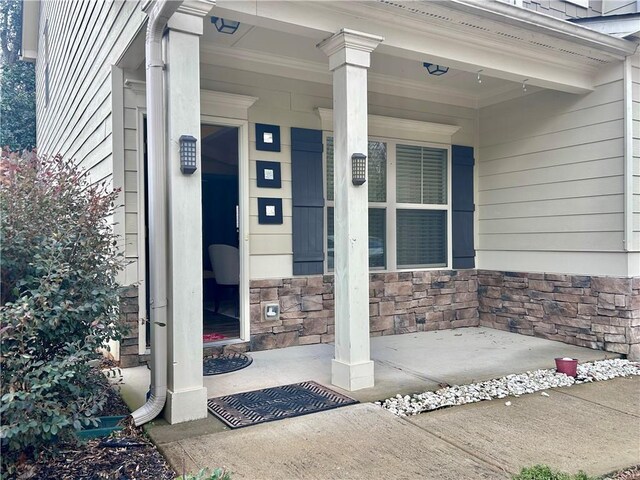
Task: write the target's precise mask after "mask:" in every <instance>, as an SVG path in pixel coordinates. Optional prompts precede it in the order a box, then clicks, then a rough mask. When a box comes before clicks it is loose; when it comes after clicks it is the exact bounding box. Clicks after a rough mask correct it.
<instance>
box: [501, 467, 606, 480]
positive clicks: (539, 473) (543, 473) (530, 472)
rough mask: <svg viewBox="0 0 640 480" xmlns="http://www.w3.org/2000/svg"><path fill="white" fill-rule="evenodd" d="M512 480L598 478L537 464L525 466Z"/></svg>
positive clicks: (588, 479)
mask: <svg viewBox="0 0 640 480" xmlns="http://www.w3.org/2000/svg"><path fill="white" fill-rule="evenodd" d="M511 478H512V480H596V478H595V477H589V476H588V475H587V474H586V473H584V472H582V471H580V472H578V473H576V474H575V475H571V474H569V473H564V472H560V471H558V470H552V469H551V467H549V466H548V465H535V466H533V467H527V468H523V469H522V470H521V471H520V473H519V474H518V475H514V476H513V477H511Z"/></svg>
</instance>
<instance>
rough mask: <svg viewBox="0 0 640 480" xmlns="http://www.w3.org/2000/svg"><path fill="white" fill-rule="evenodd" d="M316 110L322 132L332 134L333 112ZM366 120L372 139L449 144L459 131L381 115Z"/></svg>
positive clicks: (446, 126) (452, 126)
mask: <svg viewBox="0 0 640 480" xmlns="http://www.w3.org/2000/svg"><path fill="white" fill-rule="evenodd" d="M317 110H318V114H319V115H320V120H321V122H322V130H325V131H329V132H332V131H333V110H332V109H330V108H318V109H317ZM367 119H368V120H367V121H368V130H369V136H373V137H387V138H397V139H400V140H416V139H421V140H423V141H426V142H434V143H443V144H450V143H451V137H452V136H453V134H454V133H456V132H457V131H458V130H460V127H459V126H457V125H445V124H443V123H432V122H422V121H419V120H407V119H404V118H393V117H384V116H381V115H368V116H367Z"/></svg>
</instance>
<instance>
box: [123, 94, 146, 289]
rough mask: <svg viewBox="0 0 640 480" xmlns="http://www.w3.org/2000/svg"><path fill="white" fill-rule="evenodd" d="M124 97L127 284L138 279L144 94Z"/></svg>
mask: <svg viewBox="0 0 640 480" xmlns="http://www.w3.org/2000/svg"><path fill="white" fill-rule="evenodd" d="M123 94H124V125H123V126H124V139H123V143H124V206H125V232H124V234H125V256H126V258H127V261H128V268H127V271H126V279H125V282H126V284H131V283H135V282H137V281H138V280H139V277H140V273H139V266H138V256H139V250H140V249H141V248H143V247H142V245H141V244H140V240H141V238H139V237H138V235H139V233H140V232H139V230H140V223H141V220H142V219H141V218H140V217H139V213H140V212H141V211H142V212H144V209H141V207H140V205H141V202H140V195H141V194H142V192H141V191H140V184H141V182H142V172H140V171H139V169H138V162H140V163H142V161H143V152H142V151H139V150H141V149H142V145H140V143H141V135H139V134H138V127H139V125H140V122H141V121H142V118H141V117H142V114H143V112H144V109H145V95H144V92H143V91H141V90H140V89H135V88H127V87H125V88H124V89H123Z"/></svg>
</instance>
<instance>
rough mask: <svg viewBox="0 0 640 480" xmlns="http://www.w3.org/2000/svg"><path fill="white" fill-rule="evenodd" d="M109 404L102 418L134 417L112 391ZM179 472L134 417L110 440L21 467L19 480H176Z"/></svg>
mask: <svg viewBox="0 0 640 480" xmlns="http://www.w3.org/2000/svg"><path fill="white" fill-rule="evenodd" d="M108 392H109V393H108V395H109V397H110V398H109V401H108V402H107V407H106V408H105V409H104V410H103V411H102V412H101V413H100V415H101V416H112V415H128V414H129V413H130V411H129V409H128V408H127V406H126V404H125V403H124V402H123V401H122V398H120V395H119V393H118V392H117V391H116V390H115V389H113V388H111V389H108ZM176 476H177V474H176V472H174V471H173V469H171V467H169V465H168V463H167V461H166V460H165V459H164V457H163V456H162V455H161V454H160V452H159V451H158V449H157V448H156V446H155V445H154V444H152V443H151V442H150V441H149V440H147V438H146V436H145V434H144V431H143V429H142V428H141V427H135V426H134V425H133V422H132V420H131V418H130V417H128V418H126V419H125V420H124V429H123V430H121V431H119V432H114V433H113V434H112V435H111V436H110V437H109V438H104V439H95V440H89V441H88V442H86V443H84V444H82V443H80V444H76V445H73V444H61V445H59V446H58V448H57V450H56V451H55V452H54V453H53V455H52V456H48V457H46V458H45V457H43V458H41V459H39V460H37V461H35V462H28V463H25V464H23V465H22V466H21V467H20V470H19V472H18V476H17V477H16V478H17V479H20V480H22V479H38V480H40V479H42V480H45V479H47V480H51V479H56V480H89V479H91V480H94V479H113V480H173V479H174V478H175V477H176Z"/></svg>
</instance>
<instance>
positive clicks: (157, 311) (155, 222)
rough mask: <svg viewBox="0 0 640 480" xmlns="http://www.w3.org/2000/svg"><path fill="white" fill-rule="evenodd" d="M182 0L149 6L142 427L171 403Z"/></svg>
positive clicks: (138, 419)
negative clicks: (172, 38) (172, 165)
mask: <svg viewBox="0 0 640 480" xmlns="http://www.w3.org/2000/svg"><path fill="white" fill-rule="evenodd" d="M181 3H182V0H180V1H176V0H157V1H153V2H148V3H147V4H146V5H145V7H143V9H144V10H145V13H147V15H148V17H149V19H148V21H147V36H146V44H145V50H146V63H147V68H146V80H147V145H148V152H147V153H148V174H149V238H150V239H151V241H150V242H149V277H150V278H149V279H148V282H149V286H150V294H151V295H150V296H151V299H150V305H151V315H150V321H151V322H152V323H151V396H150V397H149V399H148V400H147V403H145V404H144V405H143V406H142V407H140V408H139V409H137V410H136V411H135V412H133V413H132V414H131V416H132V417H133V423H134V424H135V425H136V426H139V425H142V424H144V423H147V422H149V421H151V420H153V419H154V418H155V417H157V416H158V414H159V413H160V412H161V411H162V409H163V408H164V404H165V401H166V399H167V255H168V251H167V234H168V232H167V180H166V176H167V174H166V160H165V124H164V111H163V110H164V85H163V68H164V63H163V61H162V35H163V33H164V29H165V27H166V26H167V22H168V21H169V18H171V16H172V15H173V14H174V13H175V12H176V10H177V9H178V7H179V6H180V4H181Z"/></svg>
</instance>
